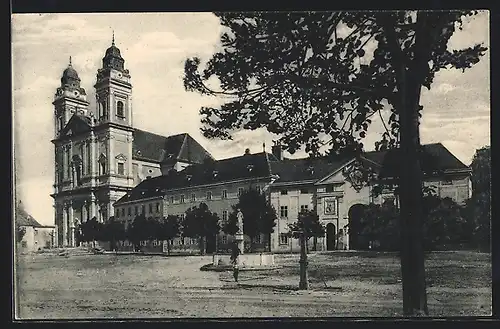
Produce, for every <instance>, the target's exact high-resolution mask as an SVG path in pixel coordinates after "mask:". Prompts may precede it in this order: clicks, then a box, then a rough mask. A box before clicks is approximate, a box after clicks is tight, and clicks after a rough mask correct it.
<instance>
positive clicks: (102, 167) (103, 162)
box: [99, 154, 106, 175]
mask: <svg viewBox="0 0 500 329" xmlns="http://www.w3.org/2000/svg"><path fill="white" fill-rule="evenodd" d="M104 174H106V156H105V155H104V154H101V155H100V156H99V175H104Z"/></svg>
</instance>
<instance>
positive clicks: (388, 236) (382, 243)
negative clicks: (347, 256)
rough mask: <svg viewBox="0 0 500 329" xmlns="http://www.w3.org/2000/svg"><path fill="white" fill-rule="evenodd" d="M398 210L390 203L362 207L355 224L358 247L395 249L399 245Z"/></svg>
mask: <svg viewBox="0 0 500 329" xmlns="http://www.w3.org/2000/svg"><path fill="white" fill-rule="evenodd" d="M398 216H399V212H398V210H397V209H396V207H394V205H393V204H392V203H389V202H385V203H384V204H382V205H378V204H373V203H372V204H369V205H365V206H364V207H363V208H362V216H360V221H359V223H357V225H355V227H356V229H357V231H355V232H357V234H358V237H357V238H358V248H362V249H368V248H370V247H371V248H373V249H378V250H385V251H395V250H398V249H399V247H400V234H399V217H398Z"/></svg>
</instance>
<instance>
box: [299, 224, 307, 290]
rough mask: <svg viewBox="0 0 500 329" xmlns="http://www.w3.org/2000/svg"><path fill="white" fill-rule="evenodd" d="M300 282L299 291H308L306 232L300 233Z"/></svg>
mask: <svg viewBox="0 0 500 329" xmlns="http://www.w3.org/2000/svg"><path fill="white" fill-rule="evenodd" d="M299 239H300V261H299V263H300V282H299V289H300V290H307V289H308V288H309V282H308V278H307V265H308V262H307V250H306V243H307V238H306V235H305V233H304V232H301V233H300V237H299Z"/></svg>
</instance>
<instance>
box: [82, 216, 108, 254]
mask: <svg viewBox="0 0 500 329" xmlns="http://www.w3.org/2000/svg"><path fill="white" fill-rule="evenodd" d="M103 226H104V225H103V224H102V223H100V222H99V221H98V220H97V218H96V217H93V218H92V219H90V220H88V221H85V222H83V223H81V224H80V232H81V237H82V241H85V242H92V246H93V247H95V241H96V240H98V238H99V237H100V234H101V233H102V230H103Z"/></svg>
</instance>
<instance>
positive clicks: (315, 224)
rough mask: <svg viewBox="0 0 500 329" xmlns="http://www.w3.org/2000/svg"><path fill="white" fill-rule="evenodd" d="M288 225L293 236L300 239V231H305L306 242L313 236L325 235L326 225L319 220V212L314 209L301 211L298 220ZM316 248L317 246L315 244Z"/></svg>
mask: <svg viewBox="0 0 500 329" xmlns="http://www.w3.org/2000/svg"><path fill="white" fill-rule="evenodd" d="M288 227H289V230H290V234H291V236H292V237H293V238H295V239H298V238H299V237H300V233H301V232H304V234H305V242H306V243H307V242H308V241H309V239H310V238H312V237H315V238H320V237H323V236H324V235H325V227H324V225H323V224H321V222H320V221H319V216H318V214H317V213H316V212H314V211H312V210H304V211H301V212H300V213H299V216H298V218H297V221H296V222H294V223H292V224H288ZM315 242H316V241H315ZM306 248H307V244H306ZM314 249H316V246H314Z"/></svg>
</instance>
